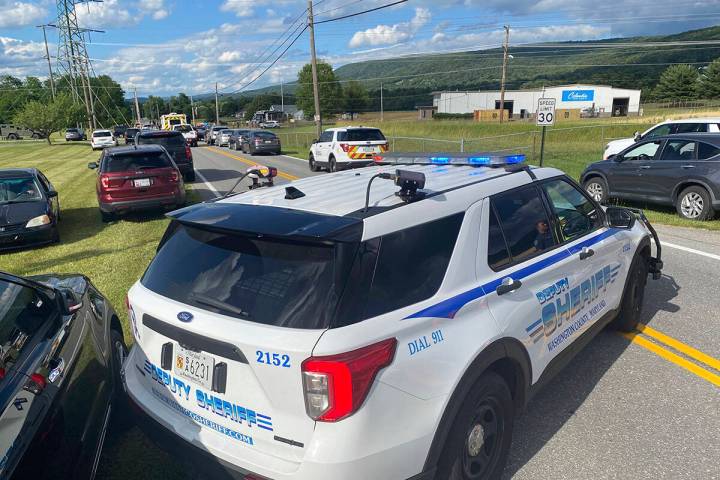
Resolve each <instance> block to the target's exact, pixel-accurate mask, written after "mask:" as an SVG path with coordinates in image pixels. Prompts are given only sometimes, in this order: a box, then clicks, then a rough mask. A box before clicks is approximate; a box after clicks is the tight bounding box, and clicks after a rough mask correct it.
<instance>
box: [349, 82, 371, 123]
mask: <svg viewBox="0 0 720 480" xmlns="http://www.w3.org/2000/svg"><path fill="white" fill-rule="evenodd" d="M343 94H344V96H345V102H344V107H345V111H346V112H347V113H349V114H350V116H351V118H352V119H354V118H355V114H356V113H360V112H362V111H364V110H365V109H366V108H367V107H368V105H369V104H370V96H369V95H368V91H367V89H366V88H365V87H364V86H363V85H362V84H361V83H360V82H355V81H352V82H349V83H348V84H347V85H345V88H344V89H343Z"/></svg>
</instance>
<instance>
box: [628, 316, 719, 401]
mask: <svg viewBox="0 0 720 480" xmlns="http://www.w3.org/2000/svg"><path fill="white" fill-rule="evenodd" d="M621 335H622V336H623V337H625V338H627V339H628V340H630V341H631V342H632V343H634V344H635V345H639V346H641V347H643V348H645V349H646V350H649V351H651V352H653V353H654V354H656V355H657V356H659V357H661V358H663V359H665V360H667V361H669V362H671V363H674V364H675V365H677V366H679V367H681V368H684V369H685V370H687V371H688V372H691V373H693V374H695V375H697V376H698V377H700V378H702V379H703V380H706V381H708V382H710V383H712V384H713V385H715V386H716V387H720V375H718V373H715V372H720V360H718V359H716V358H713V357H711V356H710V355H708V354H706V353H703V352H701V351H700V350H697V349H696V348H693V347H691V346H689V345H686V344H685V343H683V342H681V341H679V340H676V339H674V338H672V337H670V336H668V335H665V334H664V333H662V332H658V331H657V330H655V329H653V328H651V327H648V326H647V325H643V324H640V325H638V331H636V332H632V333H621ZM666 347H669V348H666ZM671 349H672V350H671ZM673 350H675V351H673ZM676 352H678V353H676ZM688 358H689V359H692V360H693V361H691V360H689V359H688ZM705 367H708V368H705Z"/></svg>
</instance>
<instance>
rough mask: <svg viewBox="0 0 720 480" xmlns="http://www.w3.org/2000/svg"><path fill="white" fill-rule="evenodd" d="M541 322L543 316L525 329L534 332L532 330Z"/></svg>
mask: <svg viewBox="0 0 720 480" xmlns="http://www.w3.org/2000/svg"><path fill="white" fill-rule="evenodd" d="M541 323H542V318H541V319H540V320H538V321H537V322H535V323H533V324H532V325H530V326H529V327H527V328H526V329H525V331H526V332H532V331H533V330H534V329H535V327H537V326H538V325H540V324H541Z"/></svg>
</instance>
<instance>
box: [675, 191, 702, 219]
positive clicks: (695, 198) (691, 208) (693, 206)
mask: <svg viewBox="0 0 720 480" xmlns="http://www.w3.org/2000/svg"><path fill="white" fill-rule="evenodd" d="M704 206H705V202H704V201H703V198H702V196H701V195H700V194H698V193H695V192H690V193H688V194H687V195H685V196H684V197H683V199H682V201H681V202H680V211H682V214H683V216H685V217H687V218H698V217H699V216H700V214H701V213H702V211H703V208H704Z"/></svg>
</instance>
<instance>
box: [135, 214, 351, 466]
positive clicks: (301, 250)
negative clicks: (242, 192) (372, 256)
mask: <svg viewBox="0 0 720 480" xmlns="http://www.w3.org/2000/svg"><path fill="white" fill-rule="evenodd" d="M233 207H241V206H238V205H234V206H233ZM250 209H252V210H250ZM198 210H200V216H197V217H196V218H195V219H194V220H193V221H192V222H188V221H186V220H187V218H186V217H187V216H188V215H185V217H182V215H184V213H183V212H186V211H191V213H190V214H189V216H192V211H195V212H197V211H198ZM202 210H205V213H203V211H202ZM272 210H276V211H277V210H281V209H277V208H271V207H259V206H250V207H249V209H247V208H240V210H239V211H236V212H234V213H233V212H232V211H231V209H229V208H228V206H227V205H224V204H210V205H203V206H196V207H189V208H187V209H183V210H180V211H179V213H178V212H175V213H174V214H173V215H174V216H181V219H182V220H183V221H184V223H180V222H179V221H178V220H175V221H173V222H172V223H171V225H170V227H169V228H168V232H167V233H166V234H165V236H164V239H163V243H162V244H161V246H160V248H159V250H158V253H157V256H156V257H155V259H154V260H153V261H152V263H151V264H150V266H149V267H148V269H147V271H146V272H145V274H144V276H143V277H142V279H141V280H140V282H138V283H137V284H136V285H135V286H134V287H133V288H132V290H131V291H130V293H129V297H128V298H129V304H130V308H131V309H132V315H131V316H132V317H134V319H135V324H136V325H137V328H138V331H137V336H138V337H139V339H138V341H137V345H138V348H139V349H140V350H141V358H142V357H144V358H146V359H147V362H146V363H145V364H144V365H139V366H138V368H144V369H145V373H146V375H145V379H144V380H142V381H143V382H144V386H145V388H146V389H147V390H149V391H150V393H151V395H152V396H153V397H154V398H156V399H158V400H159V403H160V404H161V405H163V407H166V408H169V409H171V410H174V411H175V413H177V414H179V415H181V416H185V417H188V418H189V420H188V422H189V423H190V424H191V425H192V427H190V428H188V429H186V431H188V432H190V433H188V435H189V437H191V438H189V440H191V441H192V440H196V439H198V438H200V439H201V441H202V442H203V444H204V445H209V446H211V447H213V448H214V449H216V450H220V451H222V452H224V453H225V454H227V455H228V456H229V457H235V458H240V459H243V458H244V459H246V460H247V459H249V458H257V457H254V455H255V453H252V452H262V453H264V454H268V455H271V456H273V457H276V458H281V459H284V460H285V461H291V462H298V461H300V460H301V459H302V457H303V455H304V448H305V445H307V444H308V443H309V441H310V438H311V436H312V433H313V429H314V421H313V420H312V419H311V418H310V417H308V415H307V414H306V410H305V400H304V395H303V388H302V380H301V379H302V377H301V363H302V362H303V360H305V359H307V358H308V357H310V356H311V354H312V350H313V348H314V346H315V344H316V343H317V341H318V339H319V338H320V336H321V335H322V333H323V332H324V331H325V330H326V329H327V328H329V326H330V325H331V318H332V317H333V315H334V313H335V308H336V306H337V303H338V299H339V298H340V296H341V293H342V289H343V286H344V280H345V278H347V275H346V274H347V268H349V264H350V262H348V261H347V260H346V259H347V258H349V257H351V256H352V255H354V252H355V250H356V249H357V244H356V243H353V242H334V241H315V240H308V239H307V238H302V239H299V238H297V237H295V236H293V235H291V236H288V235H286V233H288V232H293V231H295V232H297V231H298V228H297V223H293V222H297V221H298V220H297V219H298V218H300V217H301V216H299V215H297V213H296V212H295V213H293V212H291V213H285V215H286V216H285V217H283V218H280V217H273V213H272ZM252 212H255V214H252ZM256 215H260V216H262V217H264V218H265V221H264V222H263V221H261V222H258V221H257V219H258V218H259V217H257V216H256ZM293 216H294V218H293ZM311 217H315V216H313V215H311ZM317 217H320V216H317ZM314 220H315V219H312V218H311V221H314ZM252 225H262V226H264V227H265V228H267V229H268V230H265V231H264V232H257V231H256V232H255V233H252V234H248V233H242V232H247V229H246V227H250V226H252ZM317 225H319V223H318V221H315V222H314V223H313V228H318V227H317ZM260 228H263V227H260ZM281 229H284V231H283V232H280V231H279V230H281ZM271 230H272V231H271ZM279 233H281V234H279ZM154 413H155V414H157V415H160V416H161V417H162V416H163V412H159V411H155V412H154ZM179 431H182V429H181V430H179ZM228 431H231V432H233V433H228ZM228 435H229V436H230V437H231V438H230V439H228ZM249 445H252V446H253V448H252V451H250V450H246V447H248V446H249ZM288 468H290V467H288Z"/></svg>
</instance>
